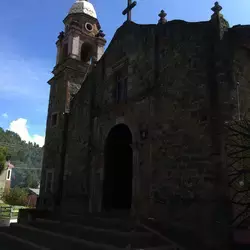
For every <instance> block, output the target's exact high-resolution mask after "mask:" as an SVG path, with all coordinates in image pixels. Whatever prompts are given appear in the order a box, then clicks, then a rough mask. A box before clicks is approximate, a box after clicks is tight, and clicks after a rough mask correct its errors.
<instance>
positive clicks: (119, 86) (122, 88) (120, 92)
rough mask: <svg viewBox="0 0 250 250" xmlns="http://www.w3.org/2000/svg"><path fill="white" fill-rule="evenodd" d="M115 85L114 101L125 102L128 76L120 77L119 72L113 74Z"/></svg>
mask: <svg viewBox="0 0 250 250" xmlns="http://www.w3.org/2000/svg"><path fill="white" fill-rule="evenodd" d="M115 80H116V87H115V101H116V103H120V102H125V103H127V91H128V90H127V88H128V78H127V77H125V78H122V77H121V74H120V72H117V73H116V74H115Z"/></svg>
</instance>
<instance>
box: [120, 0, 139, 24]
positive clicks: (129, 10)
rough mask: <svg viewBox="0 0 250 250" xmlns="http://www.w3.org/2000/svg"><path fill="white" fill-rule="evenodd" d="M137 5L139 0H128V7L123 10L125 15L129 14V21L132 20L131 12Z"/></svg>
mask: <svg viewBox="0 0 250 250" xmlns="http://www.w3.org/2000/svg"><path fill="white" fill-rule="evenodd" d="M136 5H137V2H136V1H134V2H132V0H128V7H127V8H126V9H125V10H124V11H123V12H122V14H123V15H127V21H128V22H130V21H131V12H132V9H133V8H134V7H135V6H136Z"/></svg>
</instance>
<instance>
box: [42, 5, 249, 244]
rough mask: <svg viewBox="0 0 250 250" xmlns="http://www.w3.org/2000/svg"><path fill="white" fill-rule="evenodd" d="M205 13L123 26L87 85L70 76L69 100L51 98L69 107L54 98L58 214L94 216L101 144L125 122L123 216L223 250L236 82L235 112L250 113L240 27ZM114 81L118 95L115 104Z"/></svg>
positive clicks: (98, 205)
mask: <svg viewBox="0 0 250 250" xmlns="http://www.w3.org/2000/svg"><path fill="white" fill-rule="evenodd" d="M213 11H214V14H213V16H212V18H211V20H210V21H207V22H199V23H188V22H185V21H181V20H174V21H169V22H166V20H165V21H164V20H163V19H164V16H163V17H161V21H160V22H159V24H158V25H138V24H135V23H133V22H126V23H124V24H123V25H122V26H121V27H120V28H119V29H118V30H117V31H116V33H115V35H114V38H113V39H112V41H111V43H110V45H109V47H108V48H107V50H106V52H105V54H104V55H103V57H102V58H101V59H100V60H99V61H98V62H97V65H96V66H95V65H93V64H92V66H91V70H92V72H91V73H90V74H88V77H87V79H86V80H85V81H84V82H83V83H82V84H80V83H81V80H82V79H85V76H86V74H82V76H81V77H79V75H78V73H77V71H76V73H75V78H74V77H71V78H70V79H71V80H69V81H68V85H67V86H68V88H69V92H67V91H66V92H65V91H64V90H63V91H62V94H60V95H57V97H59V96H60V97H63V96H64V97H63V98H68V99H70V98H72V99H73V100H72V101H71V103H70V106H69V101H65V99H63V98H59V99H60V101H59V102H62V103H63V105H65V103H67V105H68V106H67V109H66V110H68V111H70V112H69V115H68V118H69V121H68V131H67V144H66V154H65V158H64V163H65V165H64V173H63V183H62V184H63V194H62V200H61V201H60V205H61V211H62V212H63V213H71V212H74V213H79V214H82V213H84V212H86V211H90V212H100V211H103V206H102V194H103V186H102V184H103V179H104V158H105V152H104V148H105V141H106V139H107V136H108V134H109V132H110V131H111V129H112V128H113V127H114V126H115V125H117V124H125V125H127V126H128V128H129V129H130V131H131V133H132V141H133V142H132V145H131V147H132V149H133V194H132V196H133V198H132V207H131V214H133V215H136V216H138V217H153V218H156V219H157V220H159V221H161V223H162V224H163V225H164V226H165V228H166V230H167V229H173V230H174V229H175V230H176V229H177V231H178V232H179V233H181V232H184V233H186V232H192V237H194V238H195V239H194V241H195V242H197V247H198V248H199V249H200V247H203V249H228V248H227V244H228V237H229V234H228V221H229V217H230V204H229V191H228V186H227V181H228V177H227V168H226V155H225V152H224V151H225V150H224V146H225V145H224V143H225V136H226V130H225V129H224V123H225V121H228V120H232V119H234V118H235V117H236V116H237V115H238V114H237V97H236V95H235V93H236V84H237V82H240V96H241V113H242V114H247V113H248V112H249V105H248V103H249V100H248V99H249V97H248V89H249V87H248V85H249V82H248V81H249V74H248V67H249V58H248V50H249V49H248V48H249V37H248V35H247V34H248V33H249V27H248V26H235V27H233V28H229V25H228V23H227V22H226V20H225V19H224V18H223V16H222V15H221V14H220V13H219V11H220V8H219V7H218V5H216V7H215V8H213ZM82 72H83V71H82ZM84 72H85V73H86V71H84ZM65 74H66V75H69V73H65ZM71 75H72V74H71ZM83 75H84V77H83ZM117 75H119V81H122V82H123V84H124V85H122V86H123V89H122V93H123V95H124V96H125V97H126V98H124V99H122V100H121V101H120V102H119V103H117V101H116V100H115V97H116V94H117V92H116V91H117V81H118V80H117V79H118V78H117ZM76 79H77V80H76ZM58 81H59V80H58ZM125 83H126V84H125ZM51 89H52V86H51ZM78 89H79V91H78ZM51 93H54V92H53V91H52V90H51ZM65 93H68V94H69V93H70V94H69V95H68V97H65ZM66 96H67V95H66ZM124 96H123V97H124ZM50 98H51V100H52V99H53V98H56V97H53V94H51V97H50ZM51 102H52V103H53V104H52V106H53V105H55V104H54V103H55V102H56V101H51ZM58 105H59V104H58ZM52 106H51V108H49V114H50V113H51V112H53V108H52ZM53 107H54V106H53ZM59 128H60V126H59V127H58V128H56V129H55V132H53V130H49V131H47V134H46V143H45V149H46V148H47V150H45V156H44V157H45V158H46V159H48V161H47V162H49V161H51V163H50V165H53V164H55V161H56V160H55V157H58V151H56V150H57V148H56V147H55V144H54V146H50V144H49V141H48V139H47V138H48V137H50V138H52V134H53V136H54V137H53V140H51V141H53V142H55V141H56V138H57V137H56V134H61V133H62V132H63V131H62V130H63V129H62V130H59ZM60 138H61V137H60ZM60 138H59V137H58V144H61V143H62V142H61V141H60V140H61V139H60ZM58 144H57V145H58ZM121 160H122V159H121ZM60 166H61V165H60V164H59V165H57V166H55V167H58V168H60ZM117 167H119V166H117ZM55 182H57V180H55Z"/></svg>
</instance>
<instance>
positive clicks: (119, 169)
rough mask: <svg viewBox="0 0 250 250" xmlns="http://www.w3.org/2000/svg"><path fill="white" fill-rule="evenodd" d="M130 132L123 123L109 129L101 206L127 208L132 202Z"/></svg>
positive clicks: (106, 208) (109, 208) (118, 208)
mask: <svg viewBox="0 0 250 250" xmlns="http://www.w3.org/2000/svg"><path fill="white" fill-rule="evenodd" d="M131 143H132V134H131V132H130V130H129V128H128V127H127V126H126V125H125V124H119V125H116V126H115V127H113V128H112V129H111V131H110V132H109V135H108V137H107V139H106V144H105V158H104V159H105V166H104V183H103V207H104V209H105V210H112V209H115V210H127V209H130V208H131V202H132V176H133V151H132V148H131V146H130V144H131Z"/></svg>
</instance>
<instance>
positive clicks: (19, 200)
mask: <svg viewBox="0 0 250 250" xmlns="http://www.w3.org/2000/svg"><path fill="white" fill-rule="evenodd" d="M3 200H4V202H5V203H7V204H9V205H12V206H26V205H27V201H28V191H27V190H26V189H25V188H20V187H15V188H11V189H10V190H9V191H7V192H5V193H4V195H3Z"/></svg>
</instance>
